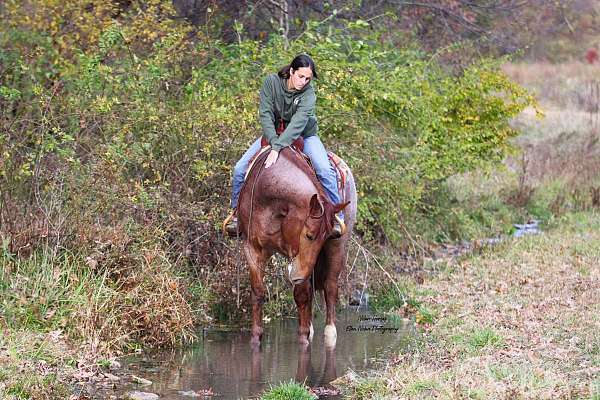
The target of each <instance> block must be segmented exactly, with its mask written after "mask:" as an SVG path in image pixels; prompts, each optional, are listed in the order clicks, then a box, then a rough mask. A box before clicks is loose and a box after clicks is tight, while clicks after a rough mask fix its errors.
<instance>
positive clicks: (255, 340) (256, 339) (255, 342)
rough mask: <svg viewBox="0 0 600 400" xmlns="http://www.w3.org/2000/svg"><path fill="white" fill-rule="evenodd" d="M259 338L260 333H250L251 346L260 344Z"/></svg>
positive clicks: (260, 336) (260, 337)
mask: <svg viewBox="0 0 600 400" xmlns="http://www.w3.org/2000/svg"><path fill="white" fill-rule="evenodd" d="M261 339H262V335H252V338H250V344H251V345H252V346H260V340H261Z"/></svg>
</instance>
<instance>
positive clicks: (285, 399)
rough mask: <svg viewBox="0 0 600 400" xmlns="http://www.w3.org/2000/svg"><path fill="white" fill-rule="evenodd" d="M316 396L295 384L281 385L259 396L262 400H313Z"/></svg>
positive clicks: (304, 387)
mask: <svg viewBox="0 0 600 400" xmlns="http://www.w3.org/2000/svg"><path fill="white" fill-rule="evenodd" d="M316 398H317V396H315V395H314V394H312V393H311V392H309V391H308V389H307V388H306V386H304V385H300V384H299V383H296V382H287V383H282V384H280V385H278V386H276V387H274V388H271V389H270V390H269V391H267V392H266V393H264V394H263V395H262V396H261V399H262V400H313V399H316Z"/></svg>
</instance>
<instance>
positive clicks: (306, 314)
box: [294, 279, 313, 344]
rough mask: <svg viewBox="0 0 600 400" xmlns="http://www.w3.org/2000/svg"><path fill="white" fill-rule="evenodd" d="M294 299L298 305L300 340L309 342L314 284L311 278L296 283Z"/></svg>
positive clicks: (311, 330) (305, 342) (311, 331)
mask: <svg viewBox="0 0 600 400" xmlns="http://www.w3.org/2000/svg"><path fill="white" fill-rule="evenodd" d="M294 300H295V301H296V306H297V307H298V341H299V342H300V344H308V343H309V342H310V340H311V339H312V335H313V327H312V300H313V293H312V286H311V284H310V279H307V280H306V281H304V282H302V283H301V284H298V285H294Z"/></svg>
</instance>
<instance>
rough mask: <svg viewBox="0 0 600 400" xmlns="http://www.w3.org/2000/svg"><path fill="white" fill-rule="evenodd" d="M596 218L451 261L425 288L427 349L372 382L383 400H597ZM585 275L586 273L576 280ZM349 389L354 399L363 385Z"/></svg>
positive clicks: (582, 216) (599, 245)
mask: <svg viewBox="0 0 600 400" xmlns="http://www.w3.org/2000/svg"><path fill="white" fill-rule="evenodd" d="M599 224H600V213H595V212H580V213H568V214H565V215H563V216H562V217H560V218H558V219H557V221H556V222H555V223H554V226H553V228H552V230H550V231H548V232H546V233H545V234H543V235H537V236H530V237H524V238H521V239H519V240H514V241H512V242H510V243H506V244H503V245H499V246H497V247H495V248H491V249H486V250H484V251H483V252H482V254H479V255H471V256H469V257H466V258H463V259H461V260H455V261H454V264H455V265H454V268H451V269H450V272H447V273H441V274H437V275H435V276H432V277H431V278H430V279H429V280H426V281H425V282H424V283H423V287H424V288H425V289H427V290H428V293H431V295H430V296H428V297H425V298H422V299H420V301H421V302H422V303H423V304H424V305H425V306H426V307H428V308H431V309H433V310H434V311H435V312H436V313H437V318H436V320H435V321H434V322H433V324H431V325H430V326H429V327H428V329H427V330H425V331H424V333H423V334H424V336H425V345H424V348H420V349H418V351H413V352H412V353H410V354H409V356H408V357H403V358H402V359H403V360H404V361H403V362H402V363H401V364H398V365H390V366H388V367H387V368H386V369H385V371H383V372H380V373H379V374H378V375H377V376H375V377H372V378H365V379H366V381H365V382H367V383H365V382H361V383H360V386H364V385H366V384H368V382H369V381H370V380H372V381H373V385H376V384H377V382H381V381H384V382H386V386H387V389H388V394H387V395H385V396H383V398H389V399H392V398H406V399H421V398H428V397H431V398H448V399H450V398H524V399H525V398H527V399H528V398H531V399H533V398H536V399H545V398H582V399H583V398H594V396H596V397H597V393H598V389H597V385H598V381H597V376H598V373H599V372H600V368H599V367H598V361H599V356H598V345H597V344H598V343H600V336H599V335H600V334H599V333H598V321H599V317H598V315H600V301H598V300H599V298H598V293H599V290H600V286H599V285H600V250H599V249H600V229H598V226H599ZM581 270H585V273H583V274H582V273H580V271H581ZM356 382H357V381H355V383H352V382H350V383H349V384H348V385H347V388H346V393H347V394H348V398H350V399H361V398H365V397H363V396H362V395H361V394H357V391H356V388H357V387H359V384H358V383H356Z"/></svg>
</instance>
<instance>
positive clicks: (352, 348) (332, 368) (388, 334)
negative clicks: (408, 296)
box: [127, 312, 412, 399]
mask: <svg viewBox="0 0 600 400" xmlns="http://www.w3.org/2000/svg"><path fill="white" fill-rule="evenodd" d="M322 320H323V318H322V317H321V316H317V317H316V318H315V335H314V338H313V342H312V343H311V344H309V345H307V346H301V345H299V344H298V343H297V338H296V329H297V323H296V321H295V320H283V321H279V322H277V323H273V324H270V325H269V326H265V334H264V336H263V342H262V344H261V346H260V348H253V347H252V346H250V344H249V341H250V333H249V332H223V331H209V332H207V333H205V335H204V337H203V338H202V340H200V341H199V343H198V344H197V345H195V346H194V347H192V348H189V349H185V350H181V351H177V352H171V353H154V354H149V355H148V356H147V357H146V358H143V359H134V360H131V362H130V363H129V368H130V369H131V370H132V373H133V374H139V375H141V376H143V377H145V378H147V379H150V380H151V381H153V385H152V386H148V387H146V388H144V390H146V391H149V392H153V393H157V394H159V395H160V396H161V399H189V398H190V397H186V396H185V395H183V394H181V393H180V392H189V391H194V392H202V391H204V390H207V389H209V388H210V389H212V391H213V392H214V396H213V397H212V398H223V399H239V398H243V399H246V398H258V397H259V395H260V394H261V393H262V392H264V391H265V390H267V389H269V388H270V387H271V386H274V385H277V384H278V383H281V382H289V381H290V380H296V381H297V382H304V383H306V385H308V386H310V387H313V388H320V389H319V390H320V391H319V390H318V392H320V393H325V394H324V395H323V396H321V397H320V398H329V399H335V398H337V397H336V396H331V395H329V396H328V395H327V393H329V394H330V393H331V392H328V391H327V390H326V389H327V388H331V386H330V385H329V382H331V381H333V380H334V379H336V378H337V377H338V374H345V373H346V372H347V370H348V369H352V370H354V371H361V370H365V369H369V368H373V365H374V364H373V363H374V361H375V360H377V359H381V358H385V357H386V356H389V355H391V353H393V352H395V351H397V350H399V349H401V348H402V347H404V346H405V345H406V344H407V343H408V342H409V341H410V339H411V338H412V332H411V330H410V328H409V327H408V326H401V327H399V329H392V328H391V327H390V325H391V322H389V321H375V322H374V321H373V320H370V319H365V318H364V314H359V313H355V312H344V313H341V315H339V318H338V323H337V328H338V339H337V346H336V347H334V348H330V347H327V346H325V345H324V343H323V329H324V324H323V323H322V322H321V323H320V324H319V323H318V321H322ZM377 324H378V325H379V326H381V325H382V324H383V325H385V326H387V327H390V329H388V330H381V329H379V330H376V329H369V328H370V327H371V326H373V325H377ZM349 327H350V328H349ZM127 389H129V388H127Z"/></svg>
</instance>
